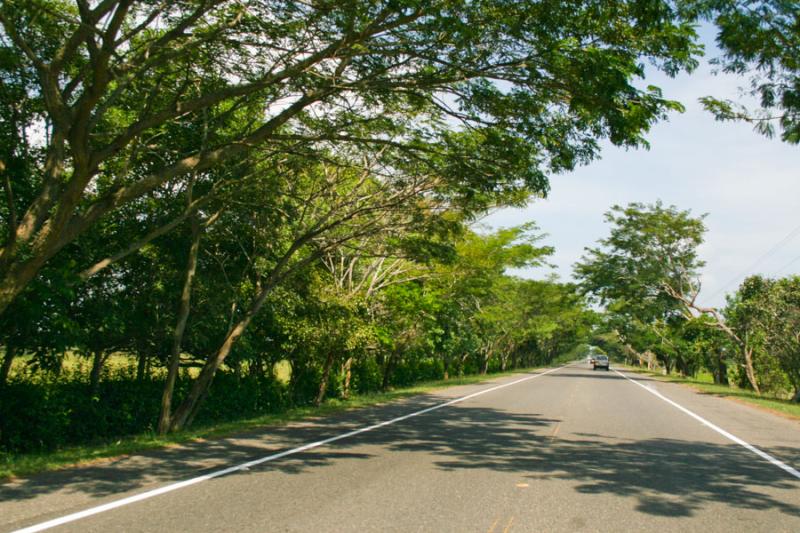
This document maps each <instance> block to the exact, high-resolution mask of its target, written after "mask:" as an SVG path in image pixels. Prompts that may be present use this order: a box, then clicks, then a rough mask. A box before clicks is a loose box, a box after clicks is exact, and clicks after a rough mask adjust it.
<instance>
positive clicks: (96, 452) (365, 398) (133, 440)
mask: <svg viewBox="0 0 800 533" xmlns="http://www.w3.org/2000/svg"><path fill="white" fill-rule="evenodd" d="M528 370H530V369H528ZM525 371H526V370H524V369H520V370H515V371H512V372H504V373H497V374H489V375H487V376H482V375H472V376H463V377H456V378H451V379H449V380H440V381H430V382H425V383H419V384H417V385H414V386H412V387H407V388H402V389H396V390H391V391H388V392H380V393H373V394H362V395H357V396H353V397H351V398H350V399H348V400H340V399H329V400H326V401H325V402H324V403H323V404H322V405H321V406H319V407H296V408H292V409H289V410H287V411H284V412H280V413H275V414H269V415H262V416H259V417H255V418H248V419H242V420H232V421H230V422H224V423H219V424H214V425H207V426H201V427H196V428H191V429H189V430H187V431H182V432H178V433H173V434H170V435H167V436H158V435H155V434H153V433H145V434H140V435H132V436H130V437H125V438H122V439H119V440H115V441H114V442H105V443H97V444H89V445H82V446H74V447H69V448H64V449H61V450H58V451H54V452H50V453H36V454H2V453H0V480H2V479H5V478H9V477H15V476H17V477H18V476H29V475H32V474H36V473H39V472H45V471H50V470H58V469H61V468H66V467H69V466H74V465H78V464H81V463H89V462H92V461H97V460H99V459H104V458H109V457H118V456H120V455H126V454H132V453H138V452H143V451H146V450H153V449H156V448H163V447H166V446H171V445H177V444H180V443H183V442H188V441H193V440H197V439H208V438H214V437H224V436H227V435H231V434H234V433H237V432H241V431H244V430H250V429H255V428H261V427H265V426H281V425H285V424H288V423H290V422H293V421H296V420H302V419H305V418H311V417H319V416H326V415H331V414H334V413H340V412H343V411H347V410H351V409H359V408H363V407H368V406H373V405H379V404H383V403H386V402H390V401H392V400H397V399H400V398H406V397H409V396H414V395H418V394H423V393H426V392H431V391H434V390H437V389H443V388H447V387H453V386H456V385H469V384H473V383H479V382H481V381H486V380H487V379H493V378H497V377H502V376H508V375H511V374H515V373H519V372H525Z"/></svg>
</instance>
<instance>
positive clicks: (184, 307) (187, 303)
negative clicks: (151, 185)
mask: <svg viewBox="0 0 800 533" xmlns="http://www.w3.org/2000/svg"><path fill="white" fill-rule="evenodd" d="M199 250H200V227H199V225H198V223H197V218H195V217H193V218H192V244H191V246H190V247H189V257H188V261H187V264H186V278H185V279H184V281H183V290H182V291H181V301H180V306H179V309H178V320H177V321H176V323H175V331H174V332H173V334H172V350H171V351H170V355H169V363H168V365H167V380H166V382H165V383H164V390H163V391H162V393H161V412H160V414H159V416H158V434H159V435H164V434H165V433H166V432H167V431H169V428H170V425H171V423H172V395H173V393H174V391H175V380H176V379H177V377H178V370H179V367H180V362H181V344H182V343H183V334H184V332H185V331H186V322H187V321H188V319H189V311H191V303H192V283H193V281H194V275H195V272H197V255H198V251H199Z"/></svg>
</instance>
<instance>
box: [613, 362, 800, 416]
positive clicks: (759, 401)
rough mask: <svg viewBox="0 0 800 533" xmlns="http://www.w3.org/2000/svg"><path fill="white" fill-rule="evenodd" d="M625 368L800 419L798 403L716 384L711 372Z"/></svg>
mask: <svg viewBox="0 0 800 533" xmlns="http://www.w3.org/2000/svg"><path fill="white" fill-rule="evenodd" d="M625 368H626V369H627V370H630V371H631V372H636V373H639V374H644V375H647V376H650V377H653V378H656V379H660V380H662V381H669V382H671V383H680V384H682V385H688V386H689V387H692V388H694V389H695V390H698V391H700V392H702V393H704V394H712V395H714V396H718V397H720V398H729V399H732V400H736V401H741V402H745V403H748V404H751V405H754V406H756V407H759V408H761V409H766V410H768V411H772V412H774V413H777V414H780V415H783V416H787V417H789V418H793V419H796V420H800V404H798V403H794V402H791V401H790V400H785V399H781V398H772V397H769V396H767V395H761V396H759V395H758V394H756V393H755V392H753V391H751V390H747V389H740V388H738V387H735V386H730V387H729V386H726V385H717V384H716V383H714V381H713V378H712V376H711V374H709V373H707V372H705V373H700V374H698V375H697V376H696V377H691V378H686V377H681V376H678V375H669V376H665V375H663V374H658V373H655V372H649V371H647V370H643V369H641V368H637V367H631V366H626V367H625Z"/></svg>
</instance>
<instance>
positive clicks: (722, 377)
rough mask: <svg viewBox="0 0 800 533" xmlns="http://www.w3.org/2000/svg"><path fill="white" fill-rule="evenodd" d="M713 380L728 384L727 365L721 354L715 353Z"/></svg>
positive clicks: (720, 383)
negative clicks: (715, 362) (715, 367)
mask: <svg viewBox="0 0 800 533" xmlns="http://www.w3.org/2000/svg"><path fill="white" fill-rule="evenodd" d="M715 374H716V375H715V376H714V377H715V380H714V381H715V382H716V383H718V384H719V385H728V365H727V364H726V363H725V358H724V356H723V355H722V354H718V355H717V371H716V372H715Z"/></svg>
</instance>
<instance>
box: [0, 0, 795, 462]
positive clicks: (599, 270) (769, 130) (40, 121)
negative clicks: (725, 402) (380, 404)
mask: <svg viewBox="0 0 800 533" xmlns="http://www.w3.org/2000/svg"><path fill="white" fill-rule="evenodd" d="M745 4H748V6H745V7H746V8H740V6H739V4H738V3H734V2H724V1H723V2H718V1H687V2H671V1H662V0H654V1H646V2H639V1H623V0H615V1H608V2H571V3H564V2H507V1H505V0H485V1H482V2H473V1H461V0H454V1H453V0H448V1H430V2H425V1H423V2H419V1H405V0H401V1H392V2H381V1H376V2H372V1H371V2H364V1H359V0H352V1H345V2H336V3H331V2H327V1H320V2H296V1H293V0H275V1H260V0H256V1H249V2H228V1H225V0H223V1H205V0H190V1H185V2H166V3H164V2H145V1H140V0H125V1H123V0H106V1H101V2H94V1H92V2H85V1H74V2H73V1H69V0H36V1H30V0H6V1H4V2H3V3H2V4H1V5H0V25H1V28H0V178H1V181H2V188H3V193H4V194H3V201H2V202H0V236H1V237H0V239H1V241H0V345H1V346H2V348H3V352H2V354H3V355H2V361H0V454H3V461H5V462H6V463H7V464H8V462H9V461H11V462H12V463H13V462H14V461H16V460H15V459H8V458H9V457H12V458H13V457H23V456H25V457H28V456H30V454H51V453H52V454H56V455H52V456H50V457H53V461H57V462H58V461H61V459H55V458H56V457H62V455H58V454H65V455H63V457H77V458H81V457H83V455H82V454H84V453H88V454H89V455H91V454H92V453H100V454H105V453H106V452H103V451H100V452H94V451H87V452H82V451H80V450H106V449H108V450H111V451H109V452H108V453H117V451H120V450H117V451H114V448H113V446H116V444H109V443H116V442H120V443H130V448H129V449H134V448H136V447H137V446H140V445H145V444H146V445H149V444H147V443H152V444H154V445H155V444H157V443H162V442H167V441H169V439H171V438H172V437H169V435H174V436H177V437H175V438H176V439H180V438H184V437H182V436H186V438H189V437H190V436H192V435H195V436H196V435H197V433H192V431H196V430H195V429H193V428H215V427H219V425H220V424H222V425H223V426H224V424H227V423H229V422H230V421H231V420H242V419H251V418H255V419H256V420H260V421H261V422H257V423H262V422H263V421H264V420H272V418H269V417H272V416H278V417H281V416H294V415H287V414H285V413H301V414H302V413H305V412H307V411H304V410H305V409H308V408H310V407H314V406H317V407H319V406H323V405H333V403H335V401H342V402H350V403H348V405H351V404H352V403H351V402H353V401H354V400H353V398H356V397H359V398H364V397H366V396H364V395H371V394H386V393H392V391H395V390H398V389H400V388H404V387H409V386H414V385H415V384H418V383H421V382H428V381H431V380H453V379H455V378H458V379H463V378H464V377H465V376H481V375H485V374H488V373H491V372H498V371H508V370H512V369H515V368H526V367H531V366H540V365H547V364H551V363H553V362H554V361H555V360H557V358H558V357H560V356H561V354H565V353H577V352H576V350H579V349H580V347H581V346H584V345H585V344H586V343H587V342H594V343H601V344H603V343H604V347H606V348H607V351H608V352H609V353H612V351H613V347H614V346H616V345H617V344H618V345H619V347H620V348H619V350H620V353H621V354H623V355H624V356H625V357H627V358H628V359H636V360H640V361H645V360H646V361H647V362H648V363H647V364H648V365H650V367H651V368H652V367H653V365H655V364H660V365H663V367H664V368H665V370H666V371H667V372H668V373H669V372H673V371H674V369H676V368H677V369H678V370H679V371H680V372H682V373H683V374H685V375H693V374H694V373H696V372H697V370H698V369H699V368H701V367H706V368H709V369H711V370H713V371H714V372H717V374H718V375H719V379H720V381H721V382H723V381H726V380H730V379H732V380H734V381H736V382H737V383H740V384H745V386H749V387H751V388H752V389H753V390H754V391H756V392H759V391H761V392H770V393H775V394H783V393H793V394H794V396H795V399H798V398H800V389H798V387H799V386H800V364H798V356H797V353H798V352H797V338H796V336H795V337H792V336H791V335H789V333H791V332H794V333H796V332H797V331H798V328H797V327H796V325H797V320H798V315H799V313H798V312H797V305H798V300H797V298H798V294H800V291H799V290H798V285H799V284H800V283H798V281H797V278H787V279H785V280H765V279H761V278H753V279H750V280H748V281H747V282H746V283H745V285H743V286H742V288H740V290H739V291H738V292H737V293H736V295H733V296H732V297H731V299H730V302H729V307H728V308H726V309H725V310H703V309H700V308H698V307H697V306H695V305H694V302H695V299H694V296H695V295H696V293H697V291H698V290H699V287H697V286H696V285H695V284H694V283H695V282H694V281H693V280H694V279H695V277H696V273H697V271H698V269H699V268H700V266H702V265H701V264H700V263H699V262H698V261H697V258H696V253H695V248H696V246H697V245H698V244H699V243H700V242H701V240H702V239H701V237H702V232H703V227H702V222H701V220H699V219H696V218H692V217H691V216H690V214H689V213H686V212H681V211H678V210H677V209H675V208H664V207H663V206H661V205H656V206H644V205H638V204H637V205H634V206H631V207H629V208H627V209H628V211H625V210H622V208H615V209H614V210H612V214H610V215H609V217H610V218H609V219H610V220H611V221H612V223H614V224H616V225H617V226H618V228H619V229H620V231H623V232H627V233H628V234H630V235H631V236H633V237H634V238H640V237H642V235H644V233H642V231H641V230H642V228H644V229H646V230H647V231H649V230H650V229H654V230H655V231H656V233H655V234H654V235H655V239H651V238H649V237H648V238H647V239H645V240H643V241H642V240H641V239H640V241H636V240H635V239H634V240H632V241H631V243H633V244H635V245H636V246H637V248H635V249H630V250H627V251H626V252H625V253H626V254H627V255H624V254H623V255H621V256H619V258H621V259H620V260H621V261H622V262H621V263H620V260H618V259H616V257H617V256H613V254H612V255H609V256H606V255H603V254H604V253H605V252H599V251H592V252H591V253H590V254H589V255H588V256H587V258H586V259H585V260H584V261H583V262H582V264H581V265H579V267H578V271H577V272H578V277H579V278H580V280H581V282H580V284H574V283H563V282H560V281H559V280H557V279H545V280H527V279H521V278H519V277H516V276H515V275H514V274H513V273H514V272H515V269H523V268H529V267H534V266H543V265H546V264H547V258H548V257H549V256H550V255H552V254H553V253H554V250H553V249H552V248H551V247H549V246H547V245H546V244H545V243H544V241H543V239H544V238H545V236H544V235H542V234H541V233H540V231H539V229H538V228H537V227H536V225H535V224H534V223H533V222H529V223H526V224H521V225H519V226H516V227H510V228H504V229H496V230H489V229H486V228H482V227H481V226H480V221H481V220H482V219H483V217H485V216H486V215H487V214H488V213H491V212H492V211H493V210H495V209H498V208H502V207H509V206H512V207H520V206H524V205H526V204H527V203H528V202H531V201H536V200H538V199H540V198H543V197H545V196H546V195H547V193H548V191H549V180H550V179H551V177H552V176H555V175H558V174H559V173H563V172H568V171H570V170H572V169H574V168H575V167H576V166H578V165H583V164H588V163H590V162H591V161H592V160H594V159H595V158H596V157H598V155H599V147H600V145H601V143H602V142H605V141H608V142H611V143H612V144H614V145H617V146H622V147H626V148H635V147H642V146H645V147H646V146H647V140H646V135H647V133H648V131H649V130H650V128H651V127H652V126H653V125H654V124H655V123H657V122H658V121H660V120H663V119H664V118H666V117H667V115H668V113H670V112H675V111H680V110H681V109H682V105H681V104H680V103H679V102H675V101H672V100H669V99H667V98H665V97H664V95H663V94H662V92H661V90H660V89H659V88H658V87H655V86H652V85H648V84H647V83H645V82H643V78H644V76H645V67H644V64H646V63H648V64H651V65H652V66H653V68H656V69H660V70H661V71H663V72H665V73H666V74H668V75H676V74H678V73H680V72H690V71H692V70H693V69H694V68H695V67H696V65H697V64H698V58H699V57H700V55H701V53H702V47H701V46H700V44H699V43H698V37H697V33H696V31H695V29H696V26H697V23H698V22H699V21H702V20H708V21H712V22H713V23H715V24H717V26H718V27H719V28H720V29H721V33H720V39H721V41H720V46H721V49H722V50H723V54H724V57H722V58H720V61H721V65H722V66H723V68H725V69H728V70H733V71H736V72H739V73H741V74H745V75H749V76H751V77H752V79H753V84H752V86H753V87H754V88H755V90H756V91H757V92H759V94H760V95H761V99H760V104H761V107H762V109H760V110H756V111H754V112H750V111H748V110H746V109H742V108H739V107H737V106H736V104H735V103H733V102H725V101H719V100H715V99H713V98H712V97H709V98H708V99H706V105H707V106H708V107H709V109H710V110H711V111H713V112H714V113H716V116H717V117H718V118H720V119H721V120H747V121H753V122H755V123H756V124H757V126H758V129H759V131H761V132H762V133H765V134H768V135H769V134H773V133H776V132H778V131H780V132H781V137H782V139H783V140H784V141H786V142H794V143H796V142H798V140H800V137H798V135H797V127H798V120H797V116H798V115H797V111H798V101H799V100H798V99H797V97H796V91H795V89H791V87H796V86H797V83H796V82H797V76H796V70H797V64H798V62H797V61H796V55H795V56H793V55H791V54H795V53H796V52H795V51H796V49H797V48H796V47H782V45H781V44H780V43H784V42H787V40H788V42H797V39H796V29H793V28H796V24H795V25H794V26H793V25H792V20H795V19H793V18H792V17H793V16H795V15H796V14H795V13H794V11H793V9H792V3H791V2H779V1H775V2H755V3H752V4H753V6H750V4H751V3H750V2H745ZM765 17H766V18H768V20H769V21H770V25H771V27H772V28H773V29H769V28H766V29H764V28H763V27H762V24H761V20H762V19H763V18H765ZM742 28H744V29H746V31H744V30H742ZM740 30H741V31H740ZM753 35H755V36H756V37H757V39H756V41H755V42H753V41H752V40H751V38H752V36H753ZM776 43H777V44H776ZM793 84H794V85H793ZM765 114H766V115H765ZM773 123H774V124H773ZM629 222H632V223H634V225H637V224H638V225H640V226H641V227H640V228H637V227H633V226H631V225H630V223H629ZM626 224H627V225H626ZM665 224H666V225H665ZM637 232H638V233H637ZM648 235H649V233H648ZM662 238H663V239H665V240H660V239H662ZM663 243H667V244H668V246H669V247H668V249H666V250H664V249H662V248H659V246H661V244H663ZM604 245H605V246H607V247H609V249H611V250H614V249H617V248H619V247H620V246H621V245H619V244H618V243H617V242H615V241H614V240H613V239H612V240H610V241H608V242H606V243H604ZM615 247H616V248H615ZM609 258H611V259H613V260H612V261H611V262H608V261H607V259H609ZM662 258H663V259H666V260H667V261H660V262H659V260H660V259H662ZM620 267H625V269H626V270H625V271H624V272H623V273H622V275H620V272H619V271H618V270H615V269H619V268H620ZM628 267H630V268H628ZM631 276H633V278H631ZM621 280H623V281H622V282H621ZM620 283H622V284H621V285H620ZM615 284H616V285H615ZM593 301H595V302H599V303H600V304H602V305H601V306H593V305H591V304H592V303H593ZM599 307H604V310H603V311H602V312H599V311H597V309H598V308H599ZM776 316H777V317H779V319H774V317H776ZM614 343H616V344H614ZM606 345H607V346H606ZM634 356H635V357H634ZM470 379H472V378H470ZM378 398H381V397H380V396H378ZM298 409H299V410H298ZM298 416H299V415H298ZM263 417H267V418H263ZM235 424H238V422H237V423H234V426H230V427H238V426H236V425H235ZM224 427H229V426H224ZM203 431H206V430H203ZM208 431H213V430H208ZM143 435H144V436H143ZM154 435H158V437H155V436H154ZM142 439H144V440H142ZM148 439H149V440H148ZM143 442H144V443H145V444H141V443H143ZM137 443H138V444H137ZM96 444H97V445H98V446H99V448H95V447H94V446H95V445H96ZM107 446H111V448H104V447H107ZM120 446H122V447H123V448H124V446H127V444H125V445H123V444H120ZM75 447H77V448H75ZM84 447H85V448H84ZM136 449H140V448H136ZM64 450H78V451H77V452H74V453H73V452H68V451H64ZM70 454H73V455H70ZM47 460H50V459H45V461H47ZM67 460H68V459H64V461H67ZM18 464H21V463H18ZM15 468H16V467H15ZM19 468H21V469H22V470H23V471H24V470H25V469H26V468H27V467H19ZM31 468H34V467H31Z"/></svg>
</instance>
